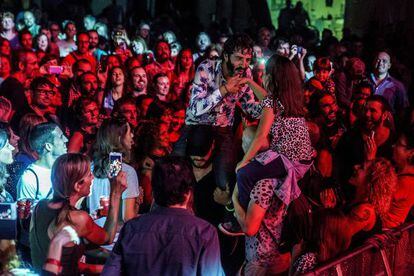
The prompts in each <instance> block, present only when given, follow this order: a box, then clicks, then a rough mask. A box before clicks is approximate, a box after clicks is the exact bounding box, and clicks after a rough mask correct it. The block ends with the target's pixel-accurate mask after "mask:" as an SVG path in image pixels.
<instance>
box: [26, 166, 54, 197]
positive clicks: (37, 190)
mask: <svg viewBox="0 0 414 276" xmlns="http://www.w3.org/2000/svg"><path fill="white" fill-rule="evenodd" d="M26 170H28V171H29V172H32V173H33V174H34V176H35V177H36V194H35V198H34V199H35V200H37V199H38V197H39V178H38V177H37V174H36V173H35V171H34V170H32V169H31V168H27V169H26ZM49 193H50V191H49ZM48 195H49V194H48Z"/></svg>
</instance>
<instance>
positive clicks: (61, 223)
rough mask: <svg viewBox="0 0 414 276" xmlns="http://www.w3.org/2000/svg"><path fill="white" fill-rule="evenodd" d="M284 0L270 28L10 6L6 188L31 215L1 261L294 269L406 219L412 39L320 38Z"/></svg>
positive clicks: (412, 120)
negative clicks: (116, 165)
mask: <svg viewBox="0 0 414 276" xmlns="http://www.w3.org/2000/svg"><path fill="white" fill-rule="evenodd" d="M6 2H7V3H11V4H10V5H13V3H12V2H13V1H6ZM15 2H16V1H15ZM23 2H25V1H23ZM26 2H27V1H26ZM28 2H31V1H28ZM35 2H36V1H35ZM52 2H53V1H52ZM63 2H65V1H63ZM87 2H88V1H87ZM173 2H174V1H173ZM286 2H287V3H286V8H285V9H283V10H281V12H280V18H279V19H280V20H279V23H280V25H279V29H277V30H276V29H274V28H273V27H272V26H263V25H258V24H255V22H254V24H251V26H249V27H248V28H249V29H248V30H246V32H248V33H249V34H250V36H249V35H247V34H246V33H234V34H233V31H232V29H231V28H230V27H229V26H228V23H227V22H226V21H225V20H224V21H223V22H221V21H220V23H219V22H215V24H212V25H211V26H210V27H209V28H202V27H201V26H198V25H197V24H194V25H191V24H189V26H185V28H182V27H183V25H182V24H183V22H182V21H181V20H179V19H178V20H177V18H182V17H183V16H184V14H186V13H182V14H181V13H180V12H178V13H175V12H171V13H170V12H168V13H167V14H166V15H163V16H156V17H154V18H146V19H147V20H146V21H145V22H144V21H139V19H138V17H139V18H141V17H140V16H141V15H139V16H138V17H136V16H137V15H136V14H133V15H132V16H131V17H128V16H123V15H124V14H119V16H118V14H117V13H118V11H120V10H121V9H119V7H118V6H115V5H111V6H109V7H108V8H107V9H105V10H104V11H103V12H102V13H101V14H100V15H97V14H94V15H91V14H89V15H88V14H87V12H88V13H89V12H91V10H89V9H83V8H80V9H78V8H79V5H78V4H73V7H75V10H76V12H75V14H76V15H74V14H73V13H74V12H73V10H72V8H68V9H66V8H64V9H63V10H64V13H61V12H57V13H56V14H52V13H51V14H49V13H48V12H47V11H46V9H45V10H38V9H36V8H33V7H34V4H28V5H29V6H30V7H29V8H27V7H26V8H25V9H24V10H21V11H19V10H18V9H10V10H12V11H13V12H16V13H15V14H14V13H13V12H10V11H9V10H8V7H9V6H8V4H7V5H3V4H2V5H1V12H0V21H1V22H0V23H1V24H0V121H1V122H0V201H1V202H7V203H10V202H14V201H17V205H18V206H20V207H18V209H19V208H20V210H22V207H21V206H23V205H22V204H24V206H26V207H25V208H26V209H27V211H26V215H27V216H26V215H25V216H23V214H21V215H19V216H20V218H18V219H17V220H18V227H17V229H18V235H17V239H16V244H17V252H16V253H17V256H16V254H15V253H14V245H13V244H14V242H6V243H2V241H0V245H1V246H3V245H4V248H6V249H5V250H8V251H7V252H6V251H2V250H0V259H1V260H2V261H3V260H5V262H4V263H3V262H2V263H1V265H0V270H1V272H0V273H3V271H7V273H8V271H9V270H10V269H11V268H12V267H15V266H18V265H16V264H19V262H16V259H19V260H20V267H26V268H31V267H34V269H35V270H36V272H41V270H42V269H43V271H42V273H43V274H45V275H60V274H63V275H80V274H81V273H99V272H100V271H101V270H102V265H103V264H104V263H105V260H106V259H108V261H107V264H106V267H105V269H104V275H105V274H107V275H112V274H128V273H143V274H145V273H152V274H154V273H155V274H157V273H158V274H160V273H161V274H180V275H182V274H185V273H187V272H189V273H194V274H203V273H204V274H208V275H221V274H222V273H223V270H222V267H221V264H223V268H224V270H225V272H226V273H227V274H228V275H233V274H235V271H234V270H233V269H230V267H231V266H233V265H235V264H237V265H238V266H240V265H241V264H242V263H243V262H244V265H243V269H242V272H243V273H244V275H268V274H269V275H273V274H279V273H285V274H287V273H288V269H290V273H302V272H305V271H308V270H309V269H312V268H313V267H315V265H318V264H321V263H324V262H326V261H329V260H331V259H332V258H335V257H336V256H338V255H340V254H341V253H342V252H344V251H345V250H348V249H353V248H355V247H356V246H359V245H362V244H363V243H364V240H366V239H367V238H368V237H369V236H372V235H373V234H376V233H380V232H381V230H382V228H383V229H384V230H385V229H390V228H395V227H399V226H401V225H402V224H404V222H407V221H412V219H413V211H412V210H413V209H412V207H413V204H414V200H413V198H414V194H413V187H412V186H413V185H412V183H414V178H413V175H414V169H413V156H414V155H413V154H414V144H413V135H414V128H413V124H414V112H413V102H412V100H413V97H412V93H411V92H412V89H413V87H412V82H411V78H410V74H412V71H409V69H408V68H412V64H410V62H409V60H410V59H409V58H407V57H408V56H409V54H410V53H411V52H410V51H411V50H410V49H408V50H409V51H408V52H407V50H405V48H404V47H405V44H404V45H400V44H401V42H400V40H394V39H393V38H390V37H386V35H385V34H380V33H378V32H377V33H375V32H374V33H371V34H370V36H366V37H358V36H356V35H355V34H354V33H352V30H349V29H346V30H344V37H343V38H342V40H339V39H338V38H336V37H335V36H334V33H333V32H332V31H331V30H328V29H325V30H324V31H323V32H322V37H321V39H319V37H318V34H317V32H316V31H315V30H313V29H312V28H309V24H310V23H311V22H310V20H309V16H308V15H307V12H306V11H305V10H304V8H303V7H304V6H303V4H301V3H300V1H299V2H298V3H297V4H296V8H293V7H292V6H291V3H290V2H291V1H286ZM328 2H332V1H327V3H328ZM24 5H25V4H24ZM85 6H88V4H85ZM173 6H174V5H171V6H170V7H169V9H174V7H173ZM59 7H63V6H59ZM71 7H72V6H71ZM66 11H67V13H66ZM127 14H129V13H127ZM121 15H122V16H121ZM115 19H116V20H115ZM122 19H126V20H125V21H123V20H122ZM52 20H53V21H52ZM218 23H219V24H218ZM252 23H253V22H252ZM178 26H181V27H178ZM61 29H63V30H64V31H63V33H61ZM78 30H79V32H78ZM374 36H375V37H374ZM128 37H130V38H132V39H131V40H130V39H129V38H128ZM250 37H253V38H256V40H255V41H253V40H252V39H251V38H250ZM161 38H162V39H164V40H160V39H161ZM370 53H371V54H370ZM372 61H374V62H372ZM304 63H307V64H306V70H305V66H304ZM410 66H411V67H410ZM410 100H411V102H410ZM14 132H17V133H18V134H19V135H20V141H19V140H18V137H17V136H16V135H14ZM16 138H17V139H16ZM67 142H68V146H67V151H68V152H70V153H68V154H66V143H67ZM17 151H19V152H17ZM114 153H115V154H117V153H120V155H122V166H121V168H122V172H121V173H120V174H119V175H118V176H117V177H115V178H111V177H110V175H109V174H108V173H109V170H110V168H111V165H110V161H111V160H110V159H111V158H110V154H114ZM86 156H89V157H90V158H91V159H92V164H91V165H90V164H89V159H88V157H86ZM111 156H113V155H111ZM118 156H119V155H118ZM181 157H184V158H187V161H190V162H189V164H190V165H189V164H187V163H186V162H184V161H183V160H182V159H181ZM112 161H113V160H112ZM396 173H397V174H396ZM194 176H195V178H194ZM92 183H93V185H92ZM184 186H185V187H184ZM19 204H20V205H19ZM108 208H109V209H108ZM23 209H24V208H23ZM26 209H25V210H26ZM184 209H187V210H184ZM192 212H193V213H194V214H192ZM118 213H119V214H118ZM137 216H140V217H138V218H136V217H137ZM195 216H198V217H200V218H201V219H205V220H207V221H208V222H209V223H211V224H213V226H214V227H213V226H212V225H210V224H209V223H207V222H205V221H202V220H201V219H200V218H196V217H195ZM229 218H231V219H230V220H229ZM31 219H32V227H30V220H31ZM117 221H119V222H120V224H119V225H118V223H117ZM229 221H231V223H228V222H229ZM95 222H96V224H95ZM179 222H181V224H180V223H179ZM220 223H221V226H220V227H218V226H219V224H220ZM97 224H99V225H101V226H102V225H103V228H102V227H100V226H98V225H97ZM122 225H123V226H122ZM67 226H71V227H72V230H64V229H68V228H66V227H67ZM237 226H239V227H241V229H240V228H239V229H237ZM121 227H122V228H121ZM137 229H138V230H139V231H138V230H137ZM216 229H220V230H222V232H223V233H222V232H219V239H217V234H216ZM0 232H2V231H0ZM115 232H117V233H119V235H120V236H119V239H118V242H117V243H116V244H115V247H114V249H113V250H112V247H113V245H114V244H112V245H110V246H109V247H105V248H103V247H99V245H102V244H105V243H106V244H108V243H112V242H113V240H114V237H115ZM0 235H1V233H0ZM226 235H230V237H229V236H226ZM235 235H239V236H245V237H239V238H234V237H232V236H235ZM29 236H30V242H29ZM76 236H79V237H80V238H84V239H83V240H88V241H89V243H90V245H88V246H86V247H85V244H84V242H83V241H82V242H81V243H80V244H77V239H76ZM178 236H180V237H179V238H178ZM237 239H240V241H244V242H239V243H237V241H238V240H237ZM0 240H1V239H0ZM131 241H132V242H131ZM169 242H172V243H169ZM184 242H185V244H186V245H188V246H189V247H183V243H184ZM178 243H180V244H179V246H180V248H183V250H178V251H177V246H176V245H177V244H178ZM91 244H93V245H92V247H93V248H90V247H91ZM234 244H236V245H234ZM240 244H241V245H242V246H240ZM243 245H244V247H245V254H244V252H242V251H243V249H242V247H243ZM1 246H0V247H1ZM227 247H228V248H227ZM1 248H2V247H1ZM108 248H109V250H112V252H111V253H110V252H108V251H107V250H108ZM184 248H185V250H184ZM230 248H231V250H230ZM233 248H235V249H234V250H233ZM240 248H241V249H242V250H239V249H240ZM96 250H97V251H98V254H97V255H98V257H97V256H96V254H95V255H94V253H93V252H94V251H96ZM220 251H221V252H220ZM3 252H5V253H4V255H3ZM235 252H236V253H235ZM237 252H238V253H237ZM220 253H221V260H220ZM227 253H229V254H227ZM83 254H84V255H85V256H86V258H83V257H82V258H81V256H82V255H83ZM194 254H196V255H197V254H198V255H197V256H198V258H197V260H196V258H194V256H195V255H194ZM109 255H110V257H109V258H108V256H109ZM187 255H189V256H191V258H189V257H188V256H187ZM227 255H228V256H227ZM102 256H104V257H102ZM105 256H106V257H105ZM80 259H82V262H79V260H80ZM85 259H86V262H87V263H89V264H90V263H99V264H100V266H99V265H98V266H89V265H85V264H83V261H84V260H85ZM155 259H157V266H153V263H152V262H153V261H154V260H155ZM171 260H173V262H180V263H181V264H182V266H179V265H177V264H173V263H171ZM237 269H238V268H236V270H237ZM5 273H6V272H5Z"/></svg>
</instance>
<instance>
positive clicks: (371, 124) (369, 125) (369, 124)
mask: <svg viewBox="0 0 414 276" xmlns="http://www.w3.org/2000/svg"><path fill="white" fill-rule="evenodd" d="M381 123H382V120H381V118H380V119H379V120H372V119H369V120H367V119H365V120H364V124H365V128H366V129H367V130H375V129H377V128H378V127H379V126H380V125H381Z"/></svg>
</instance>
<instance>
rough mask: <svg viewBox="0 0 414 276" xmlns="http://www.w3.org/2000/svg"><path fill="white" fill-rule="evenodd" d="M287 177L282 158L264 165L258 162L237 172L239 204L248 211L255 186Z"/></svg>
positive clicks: (253, 162)
mask: <svg viewBox="0 0 414 276" xmlns="http://www.w3.org/2000/svg"><path fill="white" fill-rule="evenodd" d="M286 175H287V172H286V169H285V166H284V165H283V161H282V158H281V157H278V158H276V159H275V160H273V161H271V162H269V163H268V164H266V165H262V164H261V163H259V162H258V161H256V160H253V161H251V162H250V163H248V164H247V165H246V166H244V167H243V168H241V169H240V170H238V171H237V187H238V189H239V202H240V205H241V206H242V207H243V209H244V210H247V207H248V206H249V202H250V192H251V191H252V190H253V188H254V185H255V184H256V183H257V182H258V181H260V180H262V179H266V178H284V177H285V176H286Z"/></svg>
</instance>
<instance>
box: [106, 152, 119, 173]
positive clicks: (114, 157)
mask: <svg viewBox="0 0 414 276" xmlns="http://www.w3.org/2000/svg"><path fill="white" fill-rule="evenodd" d="M121 170H122V153H120V152H110V153H109V177H110V178H113V177H115V176H117V175H118V174H119V172H120V171H121Z"/></svg>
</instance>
